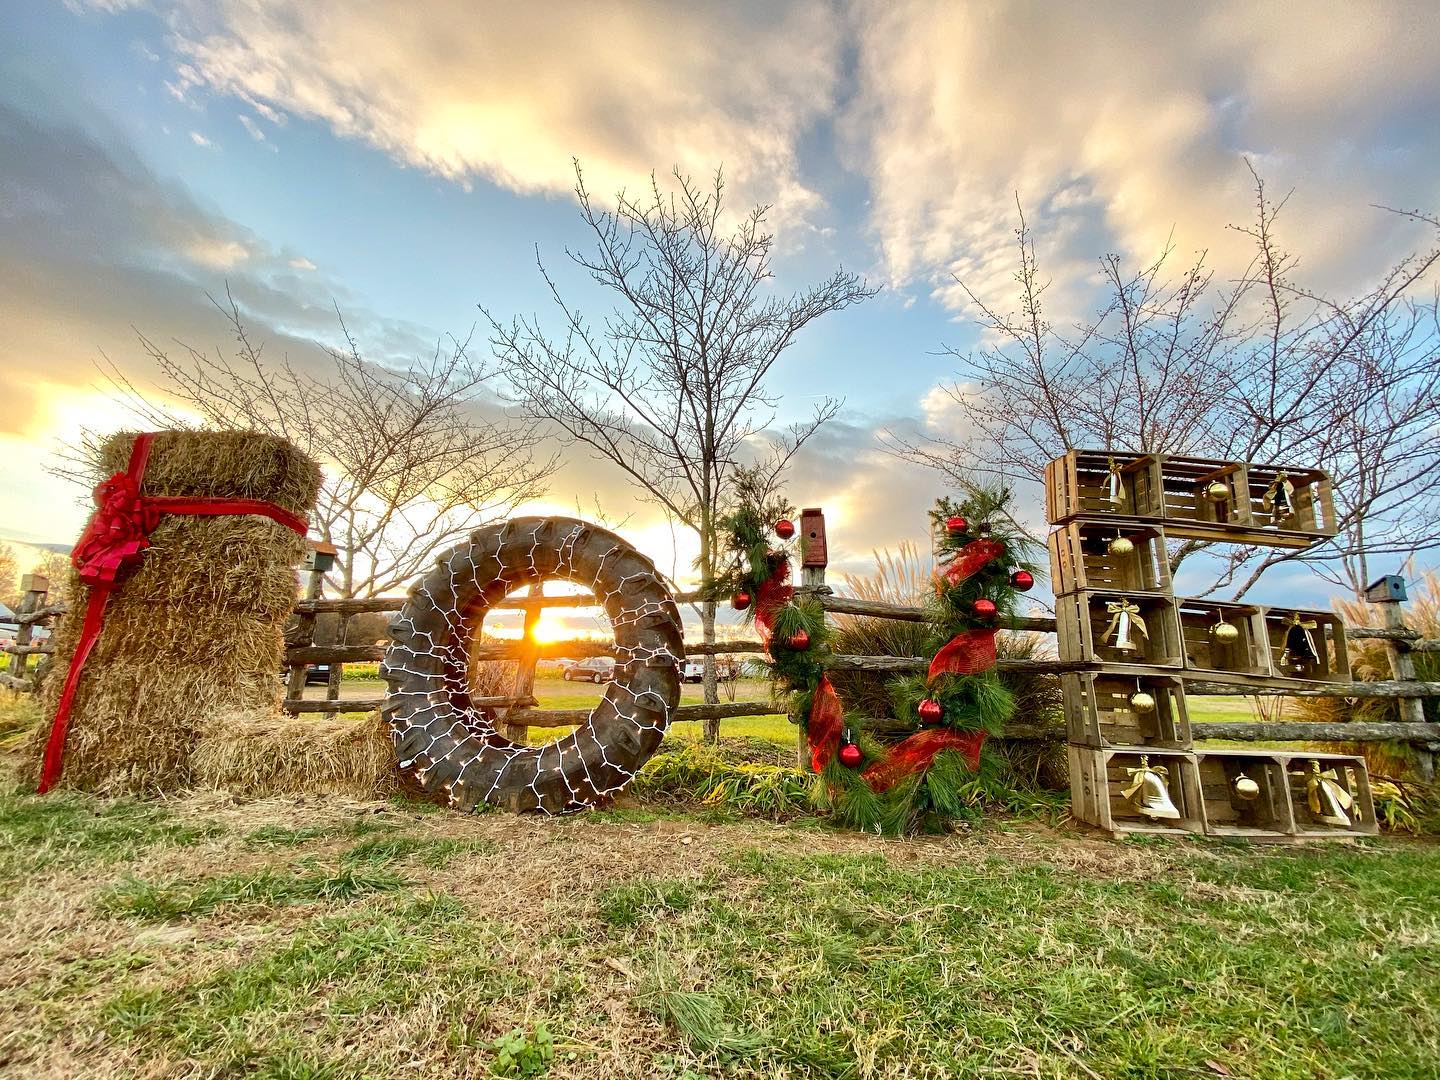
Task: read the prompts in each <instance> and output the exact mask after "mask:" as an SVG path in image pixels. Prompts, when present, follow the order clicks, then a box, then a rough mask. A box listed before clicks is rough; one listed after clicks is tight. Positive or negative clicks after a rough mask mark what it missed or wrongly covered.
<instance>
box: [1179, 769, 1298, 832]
mask: <svg viewBox="0 0 1440 1080" xmlns="http://www.w3.org/2000/svg"><path fill="white" fill-rule="evenodd" d="M1195 758H1196V765H1197V768H1198V769H1199V772H1200V793H1201V795H1202V796H1203V798H1204V800H1205V829H1206V831H1207V832H1209V833H1210V834H1211V835H1214V836H1248V837H1252V838H1254V839H1257V840H1280V839H1285V838H1288V837H1290V836H1292V835H1293V834H1294V833H1295V817H1294V813H1293V811H1292V809H1291V806H1290V790H1289V782H1288V779H1287V777H1286V772H1285V763H1286V755H1285V754H1275V753H1266V752H1264V751H1253V750H1205V749H1201V750H1197V751H1196V753H1195ZM1241 776H1245V777H1248V778H1249V779H1251V780H1253V781H1255V783H1256V784H1257V785H1258V787H1259V789H1260V791H1259V794H1258V795H1257V796H1256V797H1255V798H1254V799H1244V798H1242V797H1241V796H1240V794H1239V793H1238V792H1237V791H1236V789H1235V781H1236V780H1237V779H1239V778H1240V777H1241Z"/></svg>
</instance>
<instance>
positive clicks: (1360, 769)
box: [1279, 752, 1380, 838]
mask: <svg viewBox="0 0 1440 1080" xmlns="http://www.w3.org/2000/svg"><path fill="white" fill-rule="evenodd" d="M1279 756H1280V757H1281V758H1283V759H1284V766H1285V776H1286V779H1287V781H1288V784H1287V786H1288V789H1289V792H1290V807H1291V813H1292V814H1293V815H1294V818H1295V835H1296V836H1301V837H1306V838H1311V837H1334V836H1356V835H1359V836H1373V835H1374V834H1375V833H1377V832H1379V831H1380V826H1379V823H1378V822H1377V821H1376V820H1375V800H1374V798H1373V797H1372V796H1371V793H1370V773H1369V771H1368V770H1367V769H1366V767H1365V759H1364V758H1361V757H1351V756H1349V755H1348V754H1300V753H1293V752H1286V753H1284V754H1281V755H1279ZM1312 761H1318V762H1319V763H1320V768H1321V770H1322V771H1332V770H1333V772H1334V774H1335V777H1336V778H1337V779H1338V780H1339V782H1340V784H1341V786H1343V787H1344V788H1345V790H1346V791H1348V792H1349V793H1350V797H1351V798H1352V799H1354V800H1355V804H1354V806H1353V807H1352V811H1353V812H1351V813H1350V814H1349V815H1348V816H1349V817H1350V824H1349V825H1348V826H1347V825H1331V824H1328V823H1326V822H1322V821H1318V820H1316V817H1315V814H1314V812H1313V811H1312V810H1311V809H1310V790H1309V787H1310V785H1309V772H1310V763H1311V762H1312Z"/></svg>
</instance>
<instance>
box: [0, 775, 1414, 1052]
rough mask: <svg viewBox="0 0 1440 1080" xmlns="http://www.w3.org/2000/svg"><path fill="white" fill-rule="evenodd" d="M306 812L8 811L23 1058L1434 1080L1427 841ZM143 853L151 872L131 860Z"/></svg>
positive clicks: (51, 804) (17, 1036)
mask: <svg viewBox="0 0 1440 1080" xmlns="http://www.w3.org/2000/svg"><path fill="white" fill-rule="evenodd" d="M749 752H750V753H754V752H755V750H754V748H751V750H750V751H749ZM731 753H732V756H736V757H737V758H740V759H741V760H740V761H739V763H740V764H745V763H746V762H745V761H744V760H743V758H744V754H745V752H744V751H731ZM180 805H181V807H182V810H183V804H180ZM192 814H193V811H192ZM315 814H316V811H315V810H314V809H313V808H310V807H296V808H294V809H293V811H288V812H287V817H286V820H285V821H284V823H283V824H272V825H265V826H262V827H258V828H256V827H252V828H250V829H249V830H248V831H247V830H240V829H234V830H231V831H222V830H221V829H219V828H218V827H216V826H215V825H214V824H213V823H211V822H210V821H208V820H207V819H206V817H205V816H204V815H203V814H199V815H194V816H182V813H177V812H175V811H174V810H170V811H166V810H162V809H161V808H158V807H151V806H147V805H144V804H135V803H127V802H109V801H105V800H99V799H92V798H86V797H83V796H63V797H61V798H58V799H57V798H53V797H47V798H45V799H36V798H33V797H28V796H11V797H9V798H7V799H5V800H0V838H3V839H4V843H6V844H7V845H8V846H7V848H6V850H7V852H8V853H9V858H10V861H9V862H7V874H8V875H9V879H10V880H11V885H12V888H13V889H15V890H18V891H19V892H18V893H17V895H25V896H26V897H27V899H26V900H25V901H24V905H25V906H23V907H22V906H21V905H18V904H14V903H12V904H10V905H8V906H7V905H5V904H0V920H3V923H0V925H3V926H4V928H5V932H6V934H7V938H8V941H9V944H8V945H7V950H8V951H7V957H8V958H9V962H10V963H11V966H12V967H14V968H15V969H17V970H23V971H24V972H25V973H26V974H25V978H24V980H23V981H18V982H15V983H14V984H12V985H11V986H9V987H7V1010H5V1011H4V1013H3V1014H0V1045H4V1046H5V1047H6V1052H7V1054H9V1055H10V1057H9V1058H7V1064H8V1066H9V1067H10V1068H12V1069H13V1070H14V1071H15V1072H16V1075H38V1074H42V1073H45V1072H46V1071H47V1070H46V1069H45V1068H44V1067H43V1059H42V1058H41V1057H40V1056H38V1055H41V1054H42V1053H43V1048H45V1047H50V1046H61V1047H64V1048H66V1049H65V1053H66V1054H70V1055H88V1056H87V1057H85V1058H84V1060H86V1061H87V1063H89V1064H91V1065H92V1067H91V1068H90V1070H89V1071H90V1072H91V1073H92V1074H94V1075H117V1074H119V1075H135V1074H156V1075H162V1074H163V1075H235V1076H242V1075H243V1076H267V1077H321V1076H323V1077H332V1078H335V1080H350V1078H361V1077H365V1078H369V1077H376V1078H388V1077H404V1076H412V1075H416V1074H417V1069H419V1070H420V1072H424V1073H428V1074H432V1075H442V1074H443V1075H468V1076H485V1075H534V1076H539V1075H550V1076H556V1077H561V1076H593V1075H632V1074H633V1075H647V1076H658V1077H672V1078H675V1080H680V1078H682V1077H688V1078H692V1080H693V1078H699V1077H711V1076H734V1077H751V1076H754V1077H762V1076H763V1077H774V1078H799V1077H806V1078H809V1077H854V1078H856V1080H860V1078H867V1077H888V1076H912V1077H936V1078H938V1077H949V1076H957V1077H958V1076H991V1075H993V1076H1037V1077H1052V1078H1061V1077H1077V1076H1095V1075H1098V1076H1102V1077H1106V1078H1110V1077H1116V1078H1127V1080H1140V1078H1150V1077H1154V1078H1161V1077H1165V1078H1176V1080H1178V1078H1181V1077H1195V1076H1202V1077H1203V1076H1224V1075H1231V1076H1236V1077H1240V1076H1243V1077H1250V1078H1255V1080H1280V1078H1289V1077H1321V1078H1325V1080H1342V1078H1344V1077H1355V1078H1357V1080H1370V1078H1375V1080H1379V1078H1390V1077H1402V1078H1403V1077H1416V1078H1419V1077H1430V1076H1435V1075H1440V953H1437V950H1436V944H1437V942H1440V847H1437V846H1434V845H1428V844H1420V843H1403V842H1398V841H1380V842H1374V843H1369V844H1366V845H1363V846H1356V847H1313V848H1305V849H1298V850H1296V849H1274V850H1272V849H1265V848H1255V847H1248V846H1242V845H1238V844H1217V843H1208V842H1171V841H1163V840H1154V839H1151V840H1148V841H1146V842H1131V843H1128V844H1111V843H1102V842H1098V841H1094V840H1084V841H1081V840H1078V839H1077V838H1076V837H1075V836H1074V835H1073V834H1067V833H1063V832H1055V831H1052V830H1048V829H1045V828H1044V827H1042V826H1038V825H1028V826H1025V827H1023V828H1020V827H1010V826H1006V825H997V824H989V825H985V826H982V828H981V831H980V833H979V834H978V835H977V836H974V837H971V838H969V839H966V838H961V837H951V838H948V839H945V840H926V841H914V842H907V843H898V844H897V843H893V842H882V841H876V840H868V841H867V840H866V839H865V838H863V837H857V836H854V835H853V834H846V835H843V836H836V835H833V834H831V833H829V832H827V831H825V830H816V829H804V830H798V829H795V828H794V827H790V826H784V825H774V824H768V823H763V822H754V821H744V820H739V821H735V822H732V823H731V824H729V825H727V826H726V828H724V829H720V830H710V829H707V827H706V826H705V825H704V824H703V823H702V822H701V821H700V820H699V819H697V818H696V817H694V816H686V815H683V814H679V813H657V812H654V811H651V810H641V811H633V810H632V811H626V810H619V809H617V810H614V811H610V812H607V813H602V814H592V815H585V816H580V817H576V818H569V819H565V820H563V821H552V822H546V821H536V820H531V821H528V822H516V821H514V820H513V819H511V818H508V817H505V816H503V815H497V816H495V817H486V818H479V819H476V818H467V817H462V816H459V815H439V816H430V817H426V818H425V819H424V821H423V827H416V825H414V824H413V823H412V822H413V821H414V819H408V821H407V822H406V823H405V824H403V825H402V827H400V828H398V829H397V828H394V827H393V826H391V827H386V828H379V829H377V828H376V827H375V826H374V822H373V820H372V819H373V818H374V817H375V816H376V815H373V814H369V813H363V812H362V813H359V814H356V815H355V816H354V817H350V818H346V817H343V816H341V817H336V816H325V817H316V816H313V815H315ZM307 815H311V816H308V817H307ZM197 836H203V837H206V838H208V839H207V846H206V847H205V849H204V850H195V851H191V850H189V849H190V848H193V847H194V838H195V837H197ZM499 838H504V839H505V844H504V846H503V847H502V845H501V842H500V839H499ZM154 856H163V862H164V865H165V866H166V867H167V873H165V874H155V873H153V872H152V873H150V874H140V873H139V872H138V870H137V869H133V868H134V867H136V866H137V861H138V860H141V859H147V858H152V857H154ZM236 859H244V860H246V862H245V864H244V866H243V868H239V867H236V866H235V862H234V861H235V860H236ZM507 859H509V860H510V861H506V860H507ZM607 868H608V869H607ZM52 898H65V899H64V900H63V902H60V901H58V900H56V899H52ZM77 900H79V901H80V902H78V903H77V902H76V901H77ZM51 903H56V906H57V910H64V911H67V912H69V914H67V915H66V916H65V917H64V918H63V919H61V920H59V921H57V922H55V923H53V924H51V923H49V922H48V921H45V920H46V916H44V914H43V913H42V912H41V911H39V910H38V909H37V908H36V905H41V904H45V905H48V904H51ZM37 917H38V918H39V919H40V920H41V922H40V923H39V924H38V925H43V926H45V928H46V929H45V931H44V932H43V933H35V932H34V929H33V928H34V926H36V925H37V923H36V922H35V921H34V920H35V919H36V918H37ZM126 923H129V924H132V927H133V928H131V929H127V928H126V927H125V924H126ZM117 931H121V932H118V933H117ZM7 1017H13V1020H12V1019H7ZM97 1055H99V1056H98V1057H97ZM117 1055H118V1056H117ZM617 1055H618V1056H617ZM58 1060H61V1061H65V1060H78V1058H66V1057H64V1056H63V1055H62V1057H61V1058H60V1059H58ZM417 1062H421V1063H423V1066H417V1065H416V1063H417ZM102 1065H103V1066H104V1067H102ZM107 1069H108V1072H107ZM50 1071H52V1072H53V1071H55V1070H50ZM60 1071H62V1072H63V1069H62V1070H60Z"/></svg>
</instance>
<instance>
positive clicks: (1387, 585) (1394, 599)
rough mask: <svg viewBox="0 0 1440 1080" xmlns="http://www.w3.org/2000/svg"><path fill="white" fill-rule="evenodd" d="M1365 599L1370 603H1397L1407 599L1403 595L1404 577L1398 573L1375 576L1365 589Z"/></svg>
mask: <svg viewBox="0 0 1440 1080" xmlns="http://www.w3.org/2000/svg"><path fill="white" fill-rule="evenodd" d="M1365 599H1366V600H1368V601H1370V603H1372V604H1398V603H1399V602H1400V601H1401V600H1405V599H1408V598H1407V597H1406V595H1405V579H1404V578H1403V577H1401V576H1400V575H1399V574H1386V575H1385V576H1384V577H1382V578H1376V579H1375V580H1374V581H1373V582H1371V583H1370V585H1369V587H1367V588H1366V590H1365Z"/></svg>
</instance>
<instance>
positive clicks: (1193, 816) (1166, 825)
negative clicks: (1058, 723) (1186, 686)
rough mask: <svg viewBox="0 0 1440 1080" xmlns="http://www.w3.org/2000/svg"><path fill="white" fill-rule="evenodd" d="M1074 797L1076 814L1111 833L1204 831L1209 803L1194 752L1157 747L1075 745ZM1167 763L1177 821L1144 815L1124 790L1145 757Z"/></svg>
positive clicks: (1168, 786)
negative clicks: (1201, 789)
mask: <svg viewBox="0 0 1440 1080" xmlns="http://www.w3.org/2000/svg"><path fill="white" fill-rule="evenodd" d="M1069 754H1070V800H1071V810H1072V813H1073V814H1074V815H1075V817H1076V818H1077V819H1078V820H1080V821H1084V822H1086V823H1088V824H1090V825H1094V826H1095V827H1096V828H1098V829H1104V830H1105V831H1106V832H1108V833H1110V834H1112V835H1123V834H1127V833H1156V834H1159V835H1165V836H1184V835H1187V834H1192V833H1203V832H1204V831H1205V804H1204V799H1203V798H1202V796H1201V792H1200V774H1199V772H1198V771H1197V770H1196V767H1195V755H1194V754H1190V753H1187V752H1186V751H1183V750H1164V749H1160V748H1158V747H1149V748H1137V747H1128V748H1127V747H1105V748H1097V747H1089V746H1073V745H1072V746H1070V747H1069ZM1146 757H1148V758H1149V761H1150V765H1151V766H1152V767H1155V766H1163V767H1164V768H1165V769H1166V771H1167V773H1168V776H1167V777H1166V782H1165V786H1166V790H1167V791H1168V792H1169V794H1170V801H1171V802H1172V803H1174V804H1175V808H1176V809H1177V810H1178V811H1179V812H1180V818H1179V819H1178V820H1154V819H1151V818H1148V817H1146V816H1144V815H1143V814H1141V813H1140V811H1139V810H1137V809H1136V808H1135V807H1134V806H1133V805H1132V804H1131V803H1130V802H1129V801H1128V800H1127V799H1126V798H1125V797H1124V796H1123V795H1122V794H1121V792H1122V791H1123V790H1124V789H1125V788H1127V787H1129V781H1130V775H1129V772H1128V771H1127V770H1129V769H1132V768H1137V767H1139V765H1140V761H1141V759H1142V758H1146Z"/></svg>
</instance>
